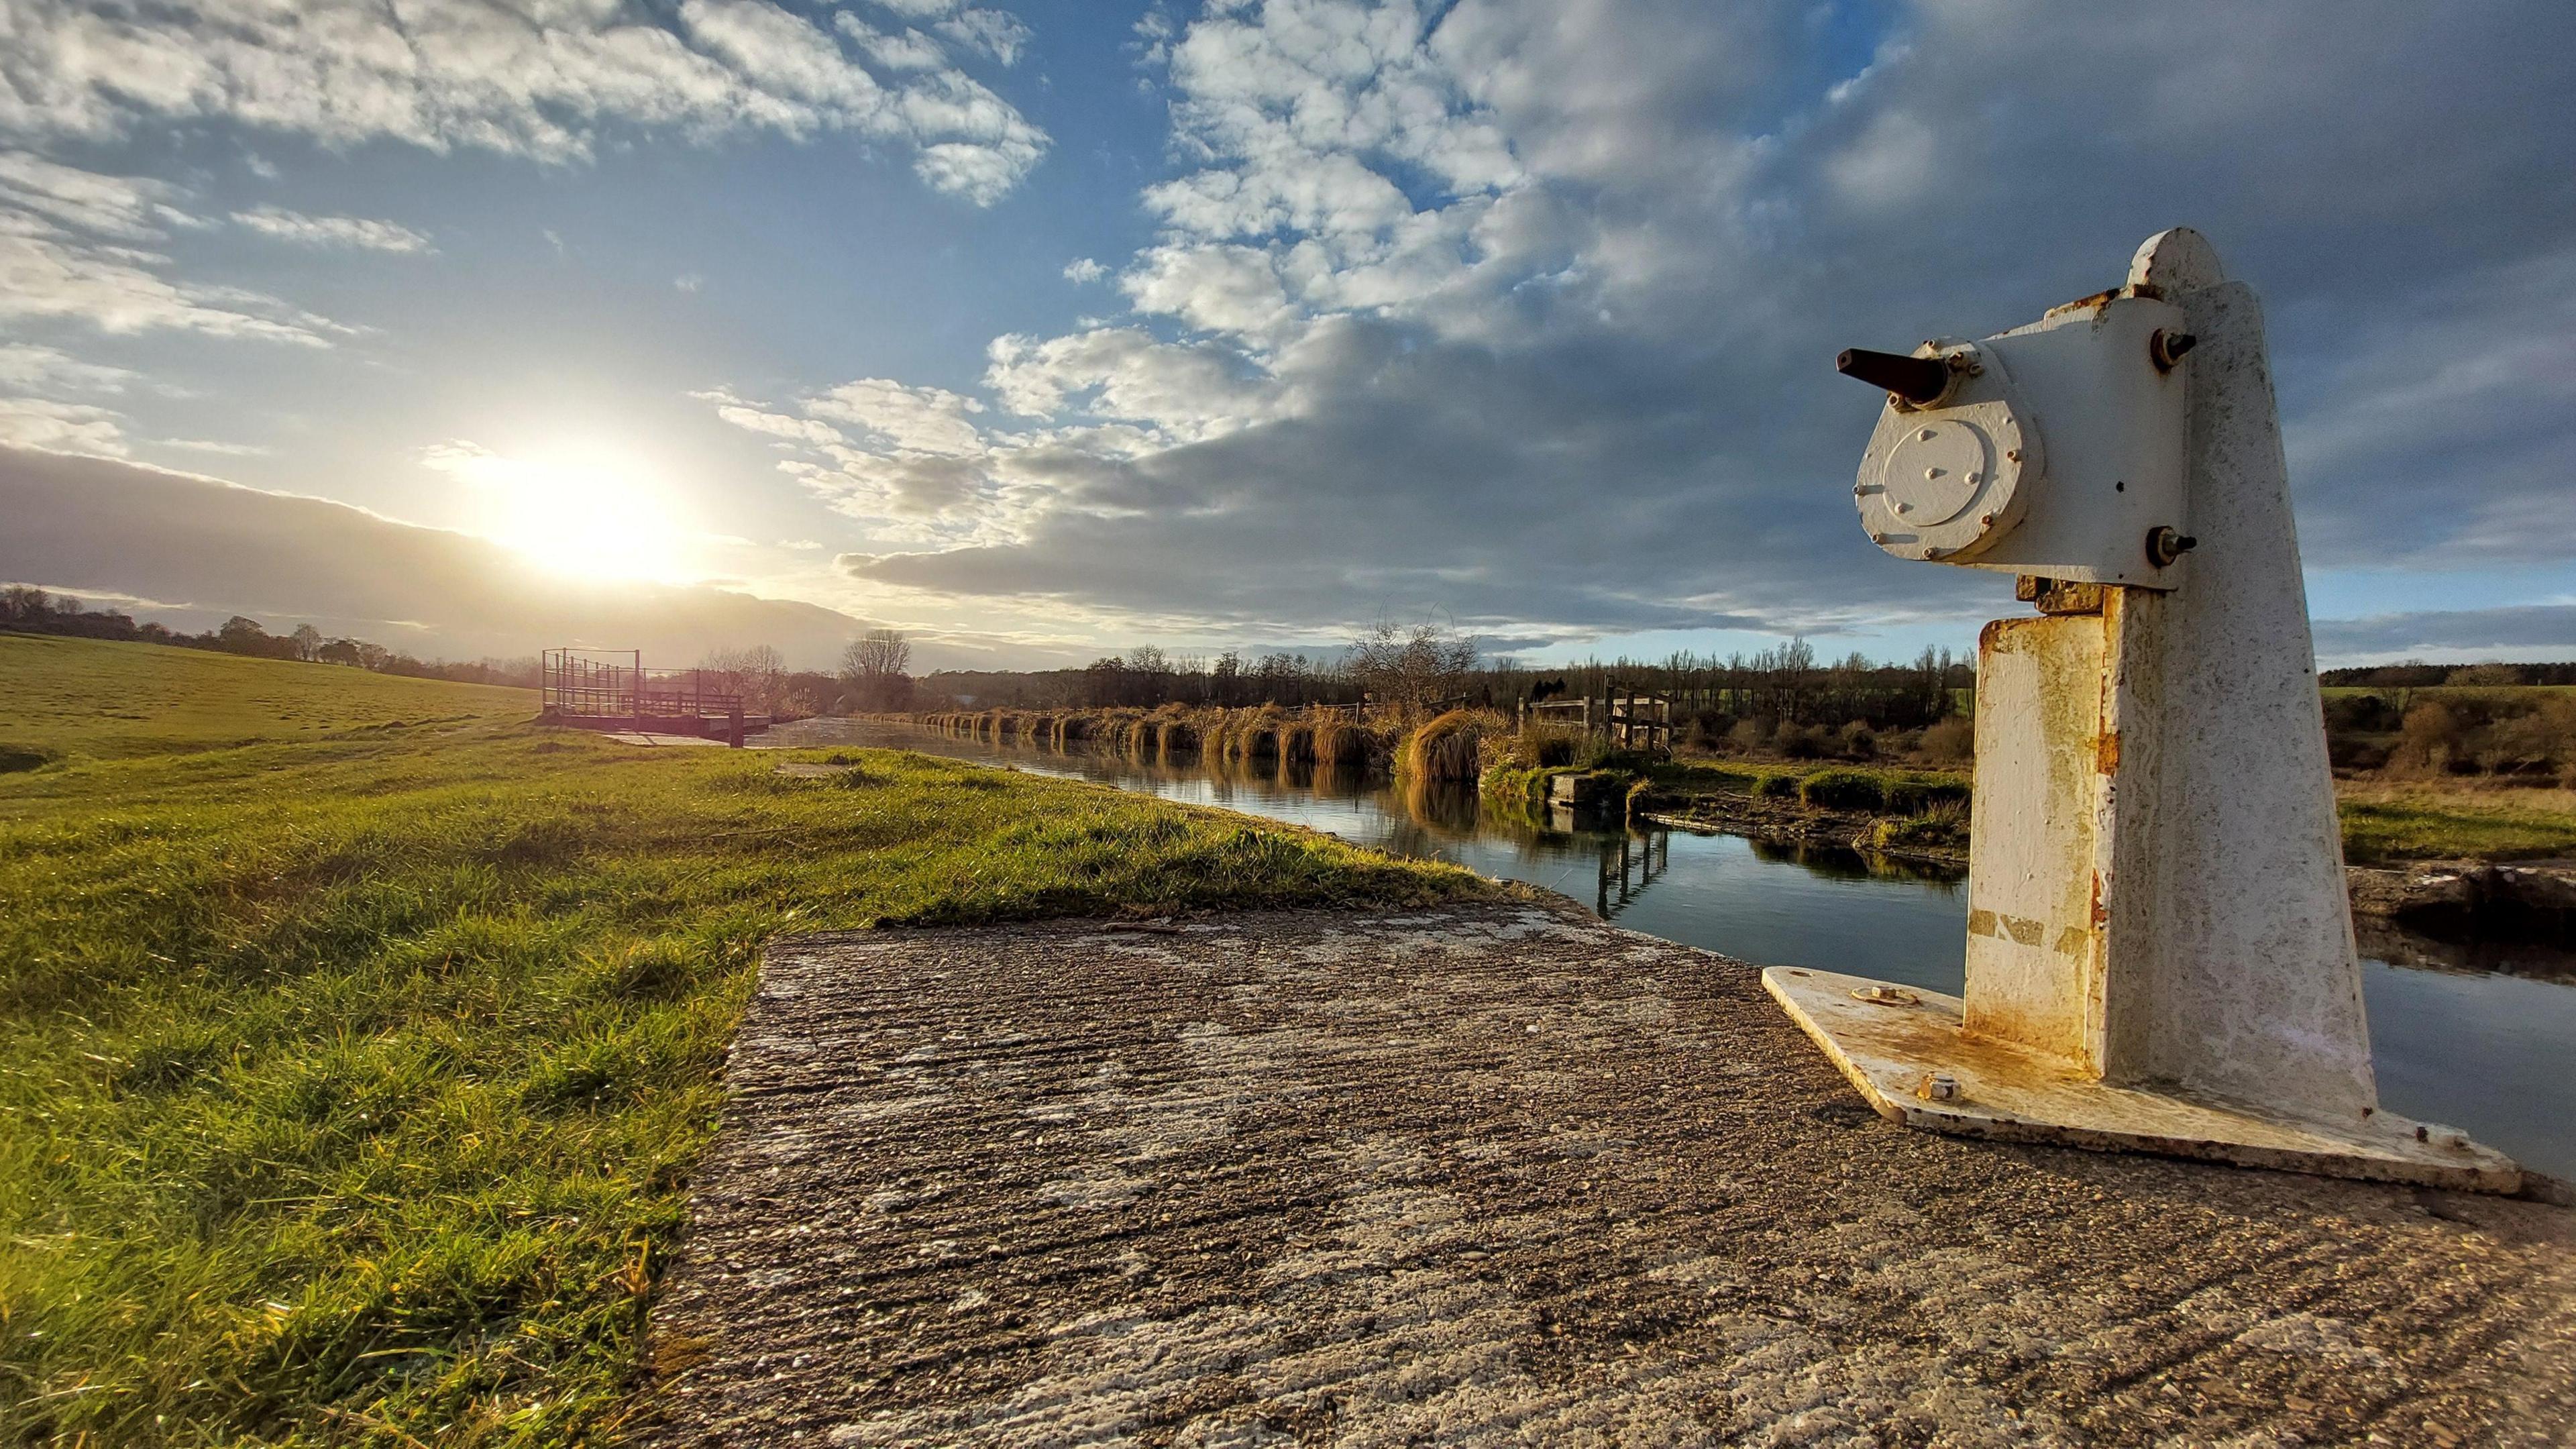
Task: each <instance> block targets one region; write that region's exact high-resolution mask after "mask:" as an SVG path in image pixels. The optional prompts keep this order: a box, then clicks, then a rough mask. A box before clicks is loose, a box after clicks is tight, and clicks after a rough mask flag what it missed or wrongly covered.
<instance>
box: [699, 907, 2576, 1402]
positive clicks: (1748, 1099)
mask: <svg viewBox="0 0 2576 1449" xmlns="http://www.w3.org/2000/svg"><path fill="white" fill-rule="evenodd" d="M728 1082H729V1085H730V1087H731V1090H732V1103H731V1106H730V1108H729V1111H728V1117H727V1120H726V1123H725V1127H724V1130H723V1132H722V1134H721V1135H720V1137H719V1139H718V1141H717V1143H716V1145H715V1147H714V1149H713V1150H712V1151H711V1152H710V1154H709V1156H708V1158H707V1159H706V1161H705V1163H704V1164H703V1166H702V1168H701V1173H700V1178H699V1181H698V1185H697V1189H696V1196H695V1202H694V1212H695V1225H694V1227H693V1230H692V1235H691V1237H690V1240H689V1242H688V1244H687V1246H686V1248H685V1249H684V1251H683V1254H682V1257H681V1261H680V1263H679V1264H678V1266H677V1268H676V1269H675V1271H674V1274H673V1277H672V1280H671V1283H670V1285H669V1288H668V1291H667V1293H666V1295H665V1297H664V1299H663V1301H662V1303H661V1304H660V1306H659V1308H658V1309H657V1311H656V1313H655V1319H654V1329H653V1350H654V1357H655V1363H656V1366H657V1371H658V1372H659V1373H660V1374H661V1376H662V1384H661V1388H660V1393H659V1399H658V1405H659V1411H660V1415H661V1417H660V1421H659V1422H658V1423H657V1424H655V1425H654V1426H653V1427H652V1428H651V1429H650V1430H649V1431H648V1432H647V1438H648V1439H650V1440H651V1441H653V1442H657V1443H660V1444H664V1445H675V1446H676V1445H706V1446H714V1445H730V1446H747V1445H770V1444H813V1445H891V1444H977V1445H1052V1444H1065V1443H1137V1444H1155V1445H1206V1446H1213V1445H1259V1444H1289V1443H1334V1444H1396V1443H1414V1442H1426V1441H1437V1442H1443V1443H1462V1444H1499V1443H1514V1444H1523V1443H1526V1444H1613V1443H1616V1444H1698V1443H1747V1444H1898V1443H1906V1444H1911V1443H1935V1442H1937V1443H1941V1444H1956V1445H1983V1444H1995V1445H2006V1444H2233V1445H2291V1444H2320V1443H2348V1442H2370V1441H2377V1442H2386V1443H2392V1444H2408V1445H2414V1444H2431V1445H2455V1444H2514V1445H2521V1444H2532V1445H2538V1444H2559V1443H2566V1442H2569V1441H2570V1438H2571V1435H2576V1429H2571V1425H2576V1266H2571V1265H2576V1254H2571V1248H2576V1214H2571V1213H2570V1212H2568V1211H2567V1210H2565V1209H2561V1208H2553V1207H2548V1206H2544V1205H2542V1204H2539V1203H2534V1202H2526V1201H2511V1200H2499V1199H2492V1198H2481V1197H2477V1196H2473V1195H2465V1194H2450V1193H2440V1192H2431V1191H2425V1190H2419V1189H2413V1188H2403V1187H2386V1186H2379V1185H2373V1184H2365V1183H2350V1182H2337V1181H2329V1180H2325V1179H2320V1178H2309V1177H2302V1176H2296V1175H2291V1174H2283V1173H2269V1172H2259V1171H2249V1170H2244V1169H2236V1168H2226V1167H2212V1166H2204V1165H2199V1164H2192V1163H2182V1162H2168V1161H2161V1160H2156V1159H2149V1158H2139V1157H2119V1156H2103V1155H2096V1154H2091V1153H2085V1152H2078V1151H2072V1150H2065V1149H2050V1148H2020V1147H2009V1146H1999V1145H1994V1144H1986V1143H1978V1142H1968V1141H1958V1140H1952V1139H1947V1138H1941V1137H1933V1136H1928V1135H1924V1134H1919V1133H1912V1132H1908V1131H1906V1130H1905V1129H1903V1128H1900V1127H1896V1126H1893V1125H1891V1124H1888V1123H1885V1122H1882V1121H1880V1120H1879V1119H1878V1118H1877V1117H1875V1116H1873V1115H1871V1114H1870V1113H1869V1111H1868V1110H1867V1109H1866V1108H1865V1107H1863V1106H1862V1105H1861V1103H1860V1101H1859V1099H1858V1098H1857V1097H1856V1096H1855V1095H1854V1094H1853V1093H1852V1092H1851V1090H1850V1088H1849V1087H1847V1086H1846V1085H1844V1083H1843V1082H1842V1080H1841V1079H1840V1077H1839V1076H1838V1075H1837V1074H1836V1073H1835V1072H1834V1071H1833V1069H1832V1068H1831V1067H1830V1066H1828V1065H1827V1064H1826V1062H1825V1060H1824V1059H1823V1057H1821V1056H1820V1055H1819V1054H1817V1053H1816V1052H1815V1050H1814V1049H1813V1048H1812V1047H1810V1046H1809V1045H1808V1044H1807V1042H1806V1041H1805V1039H1804V1038H1803V1037H1802V1036H1800V1035H1799V1033H1798V1031H1797V1030H1796V1028H1795V1027H1793V1026H1792V1025H1790V1023H1789V1022H1788V1021H1787V1020H1786V1018H1784V1017H1783V1016H1782V1015H1781V1014H1780V1013H1779V1011H1778V1010H1777V1009H1776V1008H1775V1007H1774V1006H1773V1005H1772V1004H1771V1002H1770V1001H1769V999H1768V998H1767V997H1765V996H1764V994H1763V992H1762V989H1761V987H1760V984H1759V981H1758V976H1757V973H1756V972H1755V971H1754V970H1753V968H1750V967H1747V966H1744V965H1741V964H1739V963H1736V962H1733V961H1729V960H1726V959H1724V958H1722V957H1718V956H1713V955H1710V954H1708V953H1706V952H1702V951H1695V950H1692V949H1689V948H1687V947H1683V946H1677V945H1674V944H1671V943H1669V942H1665V941H1661V940H1656V939H1653V938H1650V937H1644V936H1638V935H1634V934H1630V933H1627V932H1623V931H1620V930H1617V929H1615V928H1613V927H1610V926H1608V925H1605V924H1602V923H1600V922H1598V921H1595V920H1592V919H1591V918H1590V917H1588V916H1585V915H1582V914H1581V913H1579V912H1574V911H1571V910H1567V911H1559V910H1556V909H1554V908H1551V907H1543V906H1532V905H1499V906H1477V907H1468V908H1459V909H1453V910H1443V911H1439V912H1429V913H1422V914H1417V915H1411V916H1402V917H1378V918H1368V917H1360V916H1353V915H1344V914H1330V913H1279V914H1259V915H1241V916H1230V917H1215V918H1209V919H1205V920H1201V921H1194V922H1190V923H1188V924H1187V925H1186V926H1185V928H1184V929H1182V930H1180V931H1179V932H1177V933H1173V934H1160V933H1157V934H1137V933H1132V932H1115V933H1113V932H1109V931H1104V930H1102V929H1101V928H1100V926H1099V925H1098V924H1097V923H1081V922H1071V923H1053V924H1042V925H1027V926H1012V927H1003V928H994V929H979V930H957V931H910V932H879V933H866V934H849V935H836V936H817V937H807V938H801V939H795V940H789V941H783V942H781V943H779V944H778V945H776V946H775V947H773V948H772V950H771V951H770V953H769V956H768V959H767V961H766V963H765V964H764V967H763V971H762V979H761V988H760V993H759V996H758V999H757V1000H756V1002H755V1003H754V1005H753V1006H752V1008H751V1010H750V1012H749V1014H748V1016H747V1017H746V1019H745V1021H744V1023H743V1028H742V1034H741V1036H740V1038H739V1040H738V1042H737V1044H736V1046H735V1048H734V1054H733V1058H732V1061H731V1064H730V1067H729V1070H728Z"/></svg>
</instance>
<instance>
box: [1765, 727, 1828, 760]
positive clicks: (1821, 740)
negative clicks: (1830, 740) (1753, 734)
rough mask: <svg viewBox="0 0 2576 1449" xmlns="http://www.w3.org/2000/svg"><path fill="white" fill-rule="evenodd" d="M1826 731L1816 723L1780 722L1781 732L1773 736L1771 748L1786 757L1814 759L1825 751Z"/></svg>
mask: <svg viewBox="0 0 2576 1449" xmlns="http://www.w3.org/2000/svg"><path fill="white" fill-rule="evenodd" d="M1825 739H1826V736H1825V732H1824V731H1823V730H1820V729H1818V728H1816V727H1815V726H1814V725H1801V724H1791V723H1789V722H1788V721H1787V720H1782V721H1781V722H1780V732H1779V733H1778V734H1775V735H1773V736H1772V737H1771V748H1773V749H1775V750H1778V751H1779V752H1780V754H1781V756H1782V758H1784V759H1791V760H1812V759H1816V758H1818V757H1819V756H1821V755H1823V754H1824V752H1825Z"/></svg>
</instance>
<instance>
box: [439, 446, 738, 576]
mask: <svg viewBox="0 0 2576 1449" xmlns="http://www.w3.org/2000/svg"><path fill="white" fill-rule="evenodd" d="M429 463H430V466H431V467H433V468H438V469H440V470H442V471H445V472H450V473H453V474H455V475H457V477H459V478H460V479H462V480H463V481H465V482H466V483H468V484H470V485H472V486H473V488H474V489H475V491H476V492H477V493H478V494H480V495H481V497H480V500H479V505H480V506H479V510H478V511H479V514H480V518H479V531H480V532H482V533H483V534H484V535H485V536H487V537H489V538H492V539H494V540H496V541H498V542H500V543H502V544H505V545H507V546H509V547H510V548H512V549H515V550H517V551H518V552H520V553H522V554H525V555H526V556H527V557H528V558H529V559H531V560H532V561H534V562H535V563H537V564H538V565H539V566H541V567H543V568H545V569H548V570H550V571H552V572H555V573H560V574H568V575H571V576H574V577H577V578H596V579H637V578H644V579H668V580H677V579H681V578H684V577H686V576H687V575H688V572H689V557H688V555H689V550H688V546H687V545H688V539H689V531H688V530H687V529H686V528H684V527H682V526H681V523H680V521H679V519H678V517H677V515H676V510H675V508H674V507H673V503H672V500H671V497H670V495H669V492H668V490H667V489H665V488H664V487H663V486H662V484H661V483H660V481H659V480H657V479H656V478H655V477H654V476H653V474H652V471H651V469H650V468H649V467H645V466H641V465H638V464H637V463H635V462H633V461H631V460H627V459H621V458H617V457H615V456H613V455H609V454H603V453H589V452H579V451H571V450H567V451H564V452H560V453H543V454H536V455H532V456H528V457H508V456H504V455H502V454H498V453H490V452H485V451H483V450H481V449H479V448H468V447H450V448H447V449H442V450H440V451H439V452H437V453H435V454H433V455H432V457H431V458H430V459H429Z"/></svg>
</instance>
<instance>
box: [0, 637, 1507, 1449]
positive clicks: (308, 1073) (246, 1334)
mask: <svg viewBox="0 0 2576 1449" xmlns="http://www.w3.org/2000/svg"><path fill="white" fill-rule="evenodd" d="M528 703H529V702H528V700H527V699H526V697H525V696H524V695H523V694H517V693H513V692H510V691H495V690H485V689H473V688H467V687H463V686H456V685H446V684H437V683H427V682H419V681H407V680H384V679H372V678H368V677H366V676H364V675H361V674H359V673H358V672H357V671H354V670H347V669H335V668H329V667H325V666H315V665H297V664H286V663H273V662H265V661H252V660H238V659H225V658H220V657H216V656H210V655H203V654H197V653H191V652H188V651H183V650H175V649H166V648H160V647H156V646H151V645H142V644H123V643H98V642H90V641H77V640H53V639H24V638H19V637H12V636H5V635H0V732H5V733H0V739H5V740H7V741H10V742H13V743H15V744H19V745H23V746H26V747H29V748H34V749H41V750H42V751H43V752H45V754H46V755H47V756H48V757H49V761H50V762H48V763H45V764H42V765H40V766H38V767H35V768H23V769H17V770H13V771H10V772H7V773H0V1442H6V1443H62V1444H70V1443H81V1444H90V1445H110V1444H113V1445H165V1444H167V1445H177V1444H188V1445H214V1444H222V1445H251V1444H286V1443H294V1444H340V1443H356V1444H382V1445H416V1444H426V1443H435V1444H440V1445H485V1444H511V1445H540V1444H567V1445H569V1444H585V1445H588V1444H605V1443H614V1442H617V1441H618V1440H619V1439H620V1438H621V1437H623V1436H622V1432H621V1430H622V1428H623V1426H625V1425H628V1424H630V1423H632V1422H633V1421H634V1416H635V1415H636V1413H637V1412H638V1409H639V1406H641V1405H644V1404H646V1403H647V1402H649V1393H648V1392H647V1391H648V1389H649V1384H648V1378H647V1370H646V1367H645V1366H644V1365H643V1364H642V1363H641V1361H640V1358H639V1343H640V1337H639V1331H640V1329H641V1327H642V1324H643V1321H644V1310H645V1308H646V1306H647V1304H648V1303H649V1302H650V1299H651V1295H652V1292H653V1288H654V1284H655V1282H656V1279H657V1276H658V1274H659V1273H660V1271H661V1269H662V1266H663V1262H664V1259H665V1255H666V1254H667V1252H668V1251H669V1248H670V1246H671V1244H672V1243H673V1242H674V1240H675V1236H676V1234H677V1232H678V1230H679V1228H680V1226H681V1220H682V1215H683V1212H684V1206H685V1195H686V1189H687V1183H688V1176H689V1171H690V1166H691V1163H692V1162H693V1160H694V1159H695V1158H696V1156H697V1154H698V1152H699V1150H700V1149H701V1147H702V1146H703V1145H704V1143H705V1142H706V1140H707V1137H708V1135H709V1133H710V1132H711V1131H712V1129H713V1125H714V1121H715V1116H716V1111H717V1107H718V1102H719V1097H720V1086H719V1079H718V1073H719V1069H720V1063H721V1059H722V1051H723V1047H724V1044H725V1042H726V1040H727V1038H728V1036H729V1034H730V1033H731V1031H732V1029H733V1025H734V1022H735V1020H736V1017H737V1014H738V1012H739V1010H740V1008H741V1005H742V1002H743V1000H744V998H745V996H746V993H747V992H748V990H749V988H750V985H751V978H752V973H753V962H754V960H755V958H756V954H757V952H758V951H759V949H760V946H761V943H762V942H763V941H764V940H765V939H766V938H768V937H769V936H771V935H772V934H773V933H776V932H779V931H781V930H788V929H803V928H813V927H865V926H869V925H871V924H875V923H893V922H964V921H974V920H983V919H993V918H1001V917H1013V916H1028V915H1036V914H1044V913H1055V912H1112V911H1120V910H1155V911H1160V910H1165V909H1170V908H1174V907H1188V906H1210V905H1218V904H1291V903H1336V902H1347V903H1367V904H1384V905H1398V904H1413V903H1420V902H1425V901H1429V900H1435V899H1441V898H1450V897H1458V896H1465V895H1476V894H1483V893H1486V892H1489V891H1492V890H1494V889H1496V887H1493V886H1491V885H1490V884H1488V883H1486V882H1483V881H1481V880H1479V879H1478V878H1476V877H1474V876H1471V875H1469V874H1467V873H1465V872H1463V871H1458V870H1454V869H1449V868H1445V867H1439V866H1426V865H1420V864H1414V863H1405V862H1398V861H1394V860H1390V859H1388V858H1385V857H1381V856H1377V855H1373V854H1370V853H1368V852H1365V851H1361V850H1358V849H1355V848H1352V847H1348V846H1344V845H1342V844H1341V843H1339V842H1337V841H1334V840H1331V839H1329V838H1327V837H1322V836H1316V835H1310V834H1302V833H1296V832H1291V831H1288V830H1284V829H1276V828H1270V827H1267V826H1260V825H1255V824H1251V823H1249V822H1246V821H1244V820H1243V819H1241V818H1240V817H1234V816H1228V815H1224V814H1221V813H1218V812H1211V811H1196V810H1190V809H1186V808H1182V807H1178V806H1173V805H1169V804H1165V803H1162V802H1158V801H1154V800H1150V799H1145V798H1141V797H1138V796H1133V795H1125V794H1120V793H1117V792H1115V791H1111V790H1106V789H1100V788H1094V787H1091V786H1086V785H1081V784H1076V783H1069V782H1062V781H1051V780H1043V779H1039V778H1035V777H1031V776H1025V775H1018V774H1013V773H1007V772H1002V771H995V770H987V769H981V768H977V767H973V766H969V765H964V764H959V763H955V762H949V761H942V760H937V759H932V758H928V757H924V756H919V755H911V754H901V753H892V752H867V753H864V754H861V755H857V756H854V757H852V758H855V759H856V761H857V765H858V767H857V768H856V769H853V770H850V771H848V772H846V773H842V774H839V775H835V776H829V777H826V778H821V779H792V778H786V777H781V776H779V775H777V774H776V773H775V772H774V771H773V769H772V766H773V765H775V764H776V763H777V762H778V760H779V759H781V758H783V757H782V756H780V755H777V754H773V753H769V752H737V751H729V750H705V749H690V750H679V749H671V750H639V749H633V748H629V747H626V746H621V745H617V744H615V743H612V742H609V741H605V740H601V739H598V738H595V737H591V736H586V735H580V734H575V733H570V732H550V731H545V730H540V729H538V728H535V727H534V726H531V725H529V724H527V723H525V722H524V721H525V719H526V716H527V714H528V712H529V711H528Z"/></svg>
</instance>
